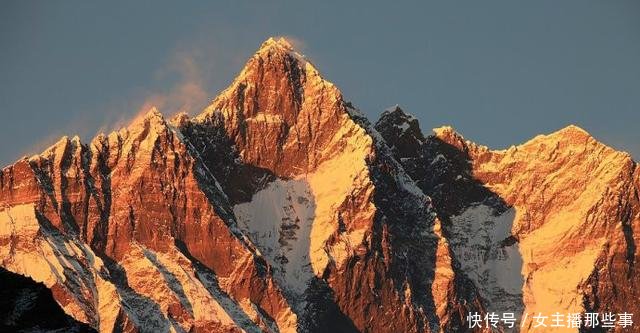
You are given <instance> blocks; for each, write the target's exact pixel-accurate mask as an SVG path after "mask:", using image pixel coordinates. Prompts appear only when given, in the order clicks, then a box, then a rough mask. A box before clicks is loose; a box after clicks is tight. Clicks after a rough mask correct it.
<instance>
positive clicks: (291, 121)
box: [0, 38, 640, 333]
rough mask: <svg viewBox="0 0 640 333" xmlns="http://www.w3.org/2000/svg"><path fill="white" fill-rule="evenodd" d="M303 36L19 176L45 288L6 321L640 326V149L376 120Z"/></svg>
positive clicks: (12, 327) (22, 210)
mask: <svg viewBox="0 0 640 333" xmlns="http://www.w3.org/2000/svg"><path fill="white" fill-rule="evenodd" d="M292 44H294V45H295V43H291V42H288V41H287V40H286V39H284V38H276V39H274V38H269V39H268V40H267V41H265V42H264V43H263V44H262V46H261V47H260V48H259V49H258V51H257V52H256V53H255V54H254V55H253V56H252V57H251V58H250V59H249V60H248V61H247V62H246V65H245V66H244V68H243V69H242V70H241V71H240V74H239V75H238V76H237V77H236V78H235V80H233V82H232V83H231V84H230V85H229V86H228V88H226V89H225V90H224V91H223V92H222V93H221V94H220V95H219V96H217V97H215V98H214V99H213V100H212V102H211V103H210V104H209V105H208V106H206V107H205V108H204V109H203V110H201V112H200V113H198V114H197V115H195V116H189V115H187V114H185V113H181V114H179V115H177V116H175V117H171V118H165V116H164V115H163V114H162V113H161V111H160V110H158V109H157V108H155V107H154V108H150V109H148V110H144V111H145V112H144V113H143V114H142V115H140V116H138V117H136V119H135V120H134V121H132V122H131V123H130V124H128V125H127V126H125V127H123V128H122V129H120V130H117V131H114V132H111V133H109V134H99V135H97V136H95V137H94V138H93V139H91V140H90V141H88V142H82V141H81V139H80V138H79V137H74V138H72V139H70V138H68V137H66V136H65V137H63V138H62V139H60V140H59V141H58V142H57V143H56V144H54V145H53V146H51V147H50V148H47V149H46V150H44V151H43V152H42V153H40V154H36V155H33V156H31V157H25V158H22V159H20V160H18V161H17V162H15V163H14V164H12V165H9V166H7V167H5V168H4V169H2V171H0V253H1V257H0V258H1V259H2V260H1V261H0V263H1V265H0V266H1V267H2V271H1V272H0V273H2V274H0V278H1V281H2V285H3V286H4V285H5V283H6V285H7V286H15V287H12V288H22V289H20V290H24V292H23V293H9V292H7V293H6V294H5V298H6V300H3V301H2V302H6V303H7V304H8V305H3V306H4V307H5V308H6V307H9V308H12V309H13V310H12V311H13V312H11V313H13V314H10V315H7V314H2V316H0V319H2V321H1V322H0V330H3V331H19V330H20V329H22V328H24V327H30V324H29V321H32V322H35V320H36V319H35V318H36V317H37V316H34V315H33V313H30V312H28V310H29V309H31V308H33V307H34V306H38V307H39V308H43V309H54V310H55V311H56V312H51V313H56V315H55V317H52V318H54V319H55V320H53V319H52V320H53V321H51V322H43V323H41V324H38V325H39V327H40V328H43V329H44V328H47V327H50V328H51V327H53V328H55V329H61V330H62V331H66V330H68V331H74V332H82V331H96V332H105V333H106V332H274V333H275V332H381V333H385V332H389V333H395V332H583V331H589V332H590V331H594V332H596V331H597V332H600V331H607V330H610V331H612V332H638V330H639V329H638V327H639V326H638V324H634V323H633V320H634V319H635V318H633V314H640V291H638V289H637V286H639V285H640V272H639V271H638V265H637V263H636V260H637V258H638V248H637V245H636V244H638V241H639V238H640V199H639V195H638V193H639V189H640V169H639V168H638V166H637V164H636V162H634V161H633V160H632V158H631V156H630V155H629V154H627V153H624V152H619V151H616V150H614V149H613V148H611V147H608V146H606V145H605V144H603V143H601V142H599V141H597V140H596V139H594V138H593V137H592V136H591V135H589V133H587V132H586V131H584V130H582V129H581V128H579V127H576V126H569V127H566V128H564V129H561V130H559V131H557V132H554V133H551V134H548V135H539V136H537V137H535V138H533V139H531V140H530V141H527V142H525V143H523V144H520V145H517V146H512V147H511V148H508V149H505V150H492V149H489V148H487V147H485V146H482V145H479V144H475V143H473V142H471V141H468V140H466V139H465V138H463V136H462V135H461V134H459V133H458V132H456V131H455V130H454V129H453V128H451V127H440V128H437V129H435V130H434V131H433V132H432V133H430V132H423V130H422V129H421V128H420V124H419V123H418V120H417V118H415V117H414V116H412V115H410V114H409V113H406V112H405V111H404V110H402V108H400V107H398V106H395V107H392V108H390V109H387V110H386V111H384V112H383V113H382V115H381V116H380V118H379V120H377V121H376V122H375V123H371V122H370V121H369V120H367V118H366V117H365V116H364V114H363V113H361V112H360V111H359V110H358V109H357V108H356V107H355V106H354V104H352V103H351V102H348V101H346V100H345V97H344V96H343V94H342V93H341V92H340V90H339V89H338V88H337V87H336V86H335V85H334V84H333V83H331V82H329V81H327V80H326V79H325V78H324V77H323V76H322V74H321V73H320V72H319V70H318V69H317V68H316V66H315V65H314V64H313V63H312V62H311V61H310V60H309V59H307V58H306V57H305V56H304V55H302V54H301V53H300V52H299V51H296V50H295V49H294V47H293V46H292ZM162 111H163V112H170V113H173V112H175V110H162ZM27 277H28V278H27ZM36 291H37V293H36ZM27 294H28V295H32V294H33V295H36V294H37V295H40V294H41V296H39V297H38V298H35V297H28V295H27ZM25 295H27V296H25ZM20 306H22V307H23V308H24V309H23V308H20ZM54 310H51V311H54ZM43 311H44V310H43ZM47 311H49V310H47ZM594 314H595V315H594ZM610 315H613V317H612V316H610ZM52 316H53V315H52ZM595 321H597V322H598V324H595ZM639 324H640V323H639ZM3 325H4V326H3ZM46 325H49V326H46ZM51 325H54V326H51ZM55 325H57V326H55ZM589 325H591V326H589ZM32 326H33V325H32Z"/></svg>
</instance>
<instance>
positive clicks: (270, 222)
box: [233, 179, 316, 297]
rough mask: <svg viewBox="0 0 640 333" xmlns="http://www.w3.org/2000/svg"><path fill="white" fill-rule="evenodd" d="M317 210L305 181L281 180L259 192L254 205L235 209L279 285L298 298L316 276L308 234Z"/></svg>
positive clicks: (243, 226) (243, 227)
mask: <svg viewBox="0 0 640 333" xmlns="http://www.w3.org/2000/svg"><path fill="white" fill-rule="evenodd" d="M315 209H316V207H315V200H314V198H313V195H312V193H311V189H310V188H309V185H308V183H307V182H305V181H304V180H302V179H296V180H288V181H287V180H279V179H278V180H276V181H275V182H273V183H271V184H269V185H268V186H267V187H266V188H265V189H264V190H262V191H260V192H258V193H256V194H255V195H254V196H253V200H252V201H251V202H247V203H243V204H239V205H236V206H235V207H234V209H233V210H234V212H235V214H236V217H237V219H238V226H239V227H240V229H241V230H242V231H243V232H244V233H245V234H246V235H248V236H249V238H250V239H251V240H252V241H253V243H254V244H256V245H257V246H258V248H259V249H260V252H261V253H262V255H263V256H265V257H266V258H267V259H268V261H269V264H271V265H272V266H273V267H274V269H275V270H276V272H275V275H276V278H277V279H278V280H279V282H281V283H283V284H284V285H285V286H286V287H287V290H289V291H291V292H293V293H294V295H293V296H296V297H299V296H301V295H302V294H303V293H304V291H305V289H306V288H307V284H308V282H309V280H310V279H311V277H312V276H313V272H312V271H311V267H310V266H311V264H310V261H309V243H310V239H309V235H310V233H311V225H312V224H313V220H314V219H315Z"/></svg>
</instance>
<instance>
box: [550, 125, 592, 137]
mask: <svg viewBox="0 0 640 333" xmlns="http://www.w3.org/2000/svg"><path fill="white" fill-rule="evenodd" d="M551 135H562V136H568V137H591V134H589V132H587V131H585V130H584V129H583V128H581V127H579V126H577V125H573V124H571V125H569V126H567V127H565V128H562V129H560V130H558V131H556V132H555V133H552V134H551Z"/></svg>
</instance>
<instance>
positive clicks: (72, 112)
mask: <svg viewBox="0 0 640 333" xmlns="http://www.w3.org/2000/svg"><path fill="white" fill-rule="evenodd" d="M302 2H303V3H298V2H294V1H288V2H284V1H255V2H254V1H228V2H227V1H225V2H219V3H215V2H214V1H206V2H205V1H122V2H114V1H109V2H101V3H100V4H98V3H97V1H39V2H34V1H3V2H1V3H0V143H1V144H0V163H2V164H3V165H5V164H8V163H10V162H12V161H14V160H16V159H18V158H19V157H21V156H23V155H27V154H32V153H35V152H39V151H41V150H42V149H43V148H44V147H46V146H47V145H49V144H51V143H53V142H55V141H56V140H57V138H59V137H60V136H62V135H65V134H66V135H70V136H72V135H75V134H78V135H80V136H81V137H82V138H83V139H84V140H87V139H89V138H91V137H93V136H94V135H95V134H96V133H97V132H98V131H110V130H112V129H114V128H115V127H117V126H120V125H122V124H124V123H126V121H127V119H130V118H131V117H133V115H135V114H136V113H137V110H139V109H140V108H141V106H142V105H143V103H145V102H149V101H151V102H154V103H157V104H160V110H161V111H162V112H163V113H164V114H165V115H171V114H173V113H175V112H176V111H177V109H179V108H183V109H186V110H187V111H189V112H191V113H196V112H198V109H199V108H200V107H202V106H203V105H204V104H205V103H206V101H207V100H208V99H212V98H213V97H215V95H216V94H217V93H218V92H219V91H220V90H221V89H223V88H224V87H226V85H227V84H228V83H229V82H230V81H231V80H232V79H233V77H234V76H235V75H236V74H237V72H238V71H239V70H240V69H241V68H242V65H243V64H244V62H245V60H246V59H248V57H250V56H251V54H252V53H253V52H254V51H255V50H256V49H257V48H258V47H259V45H260V44H261V42H262V41H263V40H265V39H266V38H267V37H269V36H272V35H274V36H288V37H290V38H291V39H292V40H293V41H294V44H296V45H297V46H298V48H299V49H300V50H301V52H302V53H304V54H306V55H307V56H308V58H309V59H310V60H311V61H313V62H314V63H315V64H316V66H317V67H318V68H319V69H320V71H321V72H322V73H323V74H324V76H325V77H326V78H327V79H329V80H330V81H333V82H334V83H335V84H336V85H337V86H338V87H340V89H341V90H342V92H343V93H344V95H345V97H346V98H347V99H348V100H351V101H353V103H354V104H355V105H356V106H358V107H360V108H361V109H362V110H363V111H364V112H365V113H366V114H367V115H368V116H369V117H370V119H371V120H372V121H375V119H376V118H377V116H378V115H379V114H380V112H381V111H382V110H383V109H385V108H387V107H389V106H391V105H394V104H399V105H400V106H402V107H403V108H404V109H405V110H406V111H408V112H410V113H413V114H414V115H416V116H417V117H418V118H419V119H420V121H421V124H422V127H423V129H424V130H426V131H429V130H430V129H431V128H434V127H438V126H441V125H445V124H446V125H452V126H453V127H454V128H456V129H457V130H458V131H460V132H461V133H462V134H463V135H464V136H465V137H466V138H468V139H470V140H473V141H476V142H478V143H481V144H486V145H488V146H489V147H492V148H504V147H508V146H510V145H512V144H518V143H521V142H523V141H526V140H528V139H529V138H531V137H533V136H535V135H536V134H539V133H548V132H551V131H554V130H556V129H559V128H561V127H564V126H566V125H568V124H571V123H574V124H577V125H579V126H581V127H583V128H585V129H586V130H587V131H589V132H590V133H591V134H592V135H594V136H595V137H596V138H597V139H599V140H601V141H603V142H605V143H607V144H609V145H611V146H614V147H616V148H618V149H621V150H626V151H629V152H631V153H632V154H633V155H634V156H635V157H636V158H638V157H640V131H639V130H638V124H640V64H639V62H640V1H634V0H628V1H625V0H620V1H588V0H573V1H570V0H566V1H557V0H536V1H513V0H504V1H486V0H485V1H477V0H471V1H444V0H443V1H437V2H436V1H420V2H415V3H410V2H404V3H402V4H400V3H397V4H391V2H389V1H379V2H378V1H366V2H364V1H363V2H358V3H356V2H354V1H335V2H334V1H314V2H311V1H302Z"/></svg>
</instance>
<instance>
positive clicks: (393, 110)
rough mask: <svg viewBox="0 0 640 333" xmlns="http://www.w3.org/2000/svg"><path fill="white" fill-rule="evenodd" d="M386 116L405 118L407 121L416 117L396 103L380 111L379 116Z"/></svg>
mask: <svg viewBox="0 0 640 333" xmlns="http://www.w3.org/2000/svg"><path fill="white" fill-rule="evenodd" d="M388 116H393V117H399V118H402V119H406V120H407V121H412V120H414V119H416V117H414V116H413V115H412V114H410V113H407V112H405V111H404V110H403V109H402V108H401V107H400V106H399V105H398V104H396V105H394V106H392V107H389V108H386V109H385V110H384V111H383V112H382V115H380V118H383V117H388Z"/></svg>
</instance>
